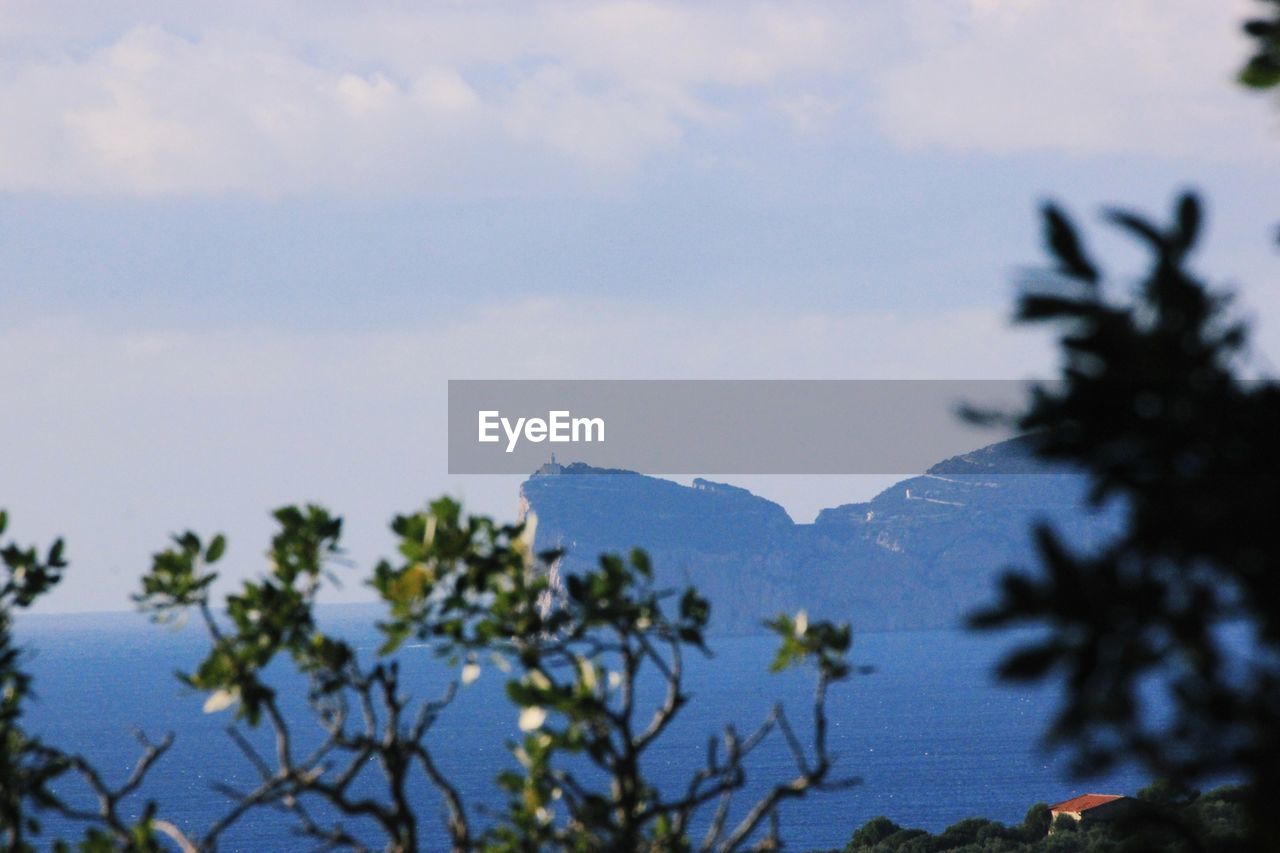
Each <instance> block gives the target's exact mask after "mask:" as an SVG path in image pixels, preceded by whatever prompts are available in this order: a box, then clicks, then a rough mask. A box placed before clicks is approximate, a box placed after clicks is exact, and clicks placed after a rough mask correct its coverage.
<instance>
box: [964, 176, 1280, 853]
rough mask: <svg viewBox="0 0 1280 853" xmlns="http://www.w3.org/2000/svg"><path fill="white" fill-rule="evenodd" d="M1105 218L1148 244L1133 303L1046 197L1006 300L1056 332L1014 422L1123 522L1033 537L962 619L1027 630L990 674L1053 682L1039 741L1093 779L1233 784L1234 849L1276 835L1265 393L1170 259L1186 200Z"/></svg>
mask: <svg viewBox="0 0 1280 853" xmlns="http://www.w3.org/2000/svg"><path fill="white" fill-rule="evenodd" d="M1108 219H1109V220H1110V221H1111V222H1112V223H1113V224H1114V225H1116V226H1118V227H1119V228H1121V229H1122V230H1124V231H1125V232H1127V233H1128V234H1130V235H1131V236H1133V237H1134V238H1135V239H1136V240H1138V241H1139V242H1140V243H1141V244H1142V245H1143V246H1144V248H1145V249H1146V250H1147V251H1148V252H1149V253H1150V256H1151V263H1150V269H1149V271H1148V273H1147V274H1146V277H1145V278H1144V279H1143V281H1142V283H1141V285H1140V287H1139V290H1138V292H1137V294H1136V295H1135V296H1133V297H1132V298H1128V299H1126V298H1124V297H1118V296H1117V295H1116V294H1114V293H1113V292H1109V289H1108V288H1107V287H1105V286H1104V276H1103V273H1102V271H1101V269H1100V268H1099V267H1098V266H1097V265H1096V264H1095V262H1094V261H1093V260H1092V259H1091V258H1090V256H1089V254H1088V253H1087V252H1086V250H1085V248H1084V246H1083V245H1082V243H1081V240H1080V237H1079V235H1078V233H1077V231H1076V229H1075V227H1074V226H1073V225H1072V224H1071V222H1070V221H1069V220H1068V219H1067V217H1066V216H1065V215H1064V214H1063V213H1062V212H1061V211H1060V210H1058V209H1057V208H1056V207H1053V206H1049V207H1047V208H1046V209H1045V211H1044V223H1045V237H1046V242H1047V243H1048V246H1049V250H1050V252H1051V254H1052V256H1053V258H1054V261H1055V266H1054V267H1053V268H1052V269H1051V270H1049V271H1047V272H1046V273H1044V274H1043V275H1041V276H1039V277H1038V278H1037V279H1035V280H1034V281H1033V282H1032V283H1031V285H1030V287H1029V288H1028V290H1027V292H1026V293H1025V294H1024V295H1023V296H1022V298H1021V300H1020V303H1019V310H1018V318H1019V320H1021V321H1022V322H1032V323H1050V324H1053V325H1054V326H1056V327H1058V328H1059V329H1060V330H1061V337H1060V343H1061V349H1062V354H1063V368H1062V375H1061V381H1060V382H1059V383H1058V384H1057V385H1056V386H1041V387H1038V388H1037V389H1035V390H1034V392H1033V394H1032V396H1031V401H1030V405H1029V407H1028V408H1027V410H1026V411H1025V412H1023V413H1022V414H1020V415H1019V416H1016V417H1015V418H1013V421H1014V423H1015V424H1016V426H1017V427H1018V428H1019V429H1021V430H1023V431H1026V432H1027V433H1028V434H1029V435H1030V437H1031V440H1032V442H1033V446H1034V447H1035V449H1036V452H1037V453H1038V454H1039V455H1040V456H1041V457H1042V458H1044V459H1046V460H1048V461H1050V462H1054V463H1059V464H1064V465H1069V466H1073V467H1075V468H1078V469H1079V470H1081V471H1083V472H1084V473H1085V474H1086V475H1087V476H1088V477H1089V478H1090V481H1091V483H1092V491H1091V500H1092V502H1093V503H1095V504H1097V505H1102V504H1113V505H1116V506H1119V507H1120V508H1121V510H1122V511H1123V512H1124V513H1125V516H1126V523H1125V525H1124V529H1123V531H1122V532H1121V533H1120V534H1119V535H1118V536H1117V537H1116V538H1115V539H1114V540H1113V541H1111V542H1110V543H1108V544H1106V545H1105V546H1104V547H1102V548H1101V549H1100V550H1098V551H1096V552H1090V553H1081V552H1077V551H1076V550H1074V549H1073V548H1072V546H1071V544H1070V543H1069V542H1066V541H1063V539H1062V538H1061V537H1059V536H1058V535H1057V534H1056V533H1055V532H1054V531H1053V530H1052V529H1051V528H1049V527H1044V526H1042V527H1040V528H1039V529H1038V530H1037V531H1036V535H1037V539H1038V542H1039V550H1040V556H1041V563H1042V567H1041V571H1040V572H1039V573H1030V572H1027V571H1011V572H1009V573H1008V574H1006V575H1005V576H1004V578H1003V582H1002V592H1001V597H1000V600H999V601H998V602H997V603H996V604H995V605H993V606H992V607H990V608H989V609H987V610H985V611H984V612H982V613H979V614H977V615H976V616H975V617H974V618H973V624H974V625H975V626H977V627H980V628H995V627H1002V626H1008V625H1014V624H1023V623H1031V624H1034V625H1036V626H1038V627H1039V628H1041V629H1042V630H1041V631H1040V632H1039V634H1038V639H1037V640H1035V641H1034V642H1031V643H1030V644H1027V645H1024V646H1023V647H1022V648H1020V649H1019V650H1017V651H1016V652H1015V653H1014V654H1013V655H1012V656H1010V657H1009V658H1008V659H1006V660H1005V661H1004V662H1003V664H1002V666H1001V668H1000V672H1001V674H1002V675H1003V676H1004V677H1005V678H1009V679H1015V680H1036V679H1043V678H1046V677H1049V676H1050V675H1056V676H1057V677H1058V678H1059V679H1060V680H1061V682H1062V683H1063V684H1064V685H1065V688H1066V689H1065V692H1064V694H1063V697H1062V700H1061V705H1060V707H1059V709H1058V712H1057V714H1056V716H1055V718H1054V721H1053V725H1052V728H1051V730H1050V737H1051V739H1052V740H1053V741H1055V742H1057V743H1059V744H1064V745H1067V746H1068V747H1069V748H1070V749H1071V750H1072V753H1073V755H1074V759H1075V765H1076V767H1077V768H1078V769H1080V770H1083V771H1086V772H1088V771H1097V770H1100V769H1103V768H1105V767H1108V766H1110V765H1112V764H1114V763H1115V762H1118V761H1123V760H1136V761H1138V762H1140V763H1142V764H1143V765H1144V766H1145V767H1147V768H1148V769H1149V770H1150V771H1151V772H1152V774H1153V776H1156V777H1159V778H1164V779H1168V780H1169V782H1170V783H1171V784H1172V785H1175V786H1189V785H1191V784H1192V783H1194V782H1197V781H1204V780H1208V779H1212V778H1215V777H1222V776H1228V777H1237V778H1241V779H1243V780H1245V781H1247V782H1248V783H1249V784H1248V788H1247V790H1248V791H1249V792H1250V798H1251V799H1250V815H1251V818H1252V821H1253V825H1252V836H1251V837H1252V843H1253V844H1254V845H1255V846H1256V848H1257V849H1274V848H1275V847H1276V846H1277V845H1280V817H1278V816H1277V814H1276V812H1275V809H1274V807H1273V800H1274V796H1275V794H1276V792H1277V791H1280V573H1278V572H1277V566H1280V539H1278V538H1277V537H1276V536H1275V535H1274V531H1273V530H1272V529H1271V525H1272V524H1273V523H1274V520H1273V519H1274V496H1275V495H1276V494H1277V493H1278V492H1277V487H1278V486H1280V441H1278V440H1277V439H1278V438H1280V388H1278V387H1277V386H1276V385H1275V384H1273V383H1264V382H1246V381H1244V380H1243V379H1242V378H1241V375H1240V370H1241V364H1240V357H1241V354H1242V352H1243V350H1244V347H1245V344H1246V339H1247V334H1246V329H1245V327H1244V326H1243V325H1242V324H1240V323H1238V322H1235V321H1233V320H1232V319H1231V318H1230V315H1229V314H1228V306H1229V304H1230V303H1229V298H1228V297H1227V295H1225V294H1224V293H1221V292H1217V291H1214V290H1212V289H1210V288H1209V287H1208V286H1207V285H1206V284H1205V283H1204V282H1203V281H1201V280H1200V279H1198V278H1197V277H1196V276H1195V275H1194V274H1193V273H1192V272H1191V271H1190V270H1189V268H1188V258H1189V256H1190V253H1191V251H1192V249H1193V248H1194V246H1195V244H1196V241H1197V238H1198V236H1199V233H1200V225H1201V219H1202V215H1201V207H1200V204H1199V202H1198V200H1197V199H1196V198H1195V197H1194V196H1192V195H1185V196H1183V197H1182V198H1181V199H1180V200H1179V201H1178V203H1177V206H1176V210H1175V213H1174V217H1173V222H1172V223H1171V224H1170V225H1169V226H1167V227H1164V228H1161V227H1158V226H1157V225H1155V224H1154V223H1152V222H1150V221H1148V220H1146V219H1143V218H1141V217H1139V216H1136V215H1134V214H1131V213H1126V212H1121V211H1111V212H1109V213H1108Z"/></svg>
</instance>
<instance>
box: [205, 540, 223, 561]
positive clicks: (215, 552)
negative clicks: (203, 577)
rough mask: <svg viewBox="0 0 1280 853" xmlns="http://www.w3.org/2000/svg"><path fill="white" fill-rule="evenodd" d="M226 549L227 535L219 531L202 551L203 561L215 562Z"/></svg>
mask: <svg viewBox="0 0 1280 853" xmlns="http://www.w3.org/2000/svg"><path fill="white" fill-rule="evenodd" d="M226 550H227V537H225V536H223V535H222V534H221V533H219V534H218V535H217V536H215V537H213V541H212V542H210V543H209V548H208V550H206V551H205V552H204V561H205V562H206V563H216V562H218V560H220V559H222V555H223V553H224V552H225V551H226Z"/></svg>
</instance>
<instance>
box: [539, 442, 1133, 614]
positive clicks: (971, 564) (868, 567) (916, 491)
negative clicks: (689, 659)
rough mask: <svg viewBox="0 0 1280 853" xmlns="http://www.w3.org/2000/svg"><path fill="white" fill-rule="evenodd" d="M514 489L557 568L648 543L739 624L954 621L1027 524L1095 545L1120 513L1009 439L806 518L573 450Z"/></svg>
mask: <svg viewBox="0 0 1280 853" xmlns="http://www.w3.org/2000/svg"><path fill="white" fill-rule="evenodd" d="M520 496H521V510H522V515H523V514H524V513H525V512H528V511H532V512H534V513H536V515H537V517H538V529H537V545H538V547H540V548H551V547H561V548H564V549H566V551H567V554H566V557H565V558H564V560H563V561H562V563H561V565H560V566H559V567H558V571H559V572H574V571H577V570H579V569H581V568H582V567H583V566H584V565H594V564H595V561H596V558H597V557H598V555H599V554H600V553H602V552H606V551H614V552H622V553H625V552H627V551H629V550H630V549H631V548H632V547H635V546H640V547H643V548H645V549H646V550H647V551H648V552H649V553H650V555H651V556H652V557H653V562H654V568H655V572H656V574H657V575H658V579H659V581H660V583H662V584H663V585H669V586H672V587H679V586H683V585H684V584H686V583H693V584H695V585H696V586H697V587H698V588H699V589H700V590H702V592H703V593H704V594H705V595H707V597H708V598H709V599H710V600H711V604H712V629H713V630H715V631H717V632H733V633H749V632H754V631H757V630H759V627H760V622H761V620H763V619H764V618H766V617H768V616H772V615H775V614H777V613H778V612H779V611H784V610H785V611H792V612H794V611H795V610H798V609H800V608H805V609H807V610H808V612H809V613H810V615H811V616H813V617H815V618H836V619H841V620H848V621H850V622H852V623H853V625H854V627H855V628H856V629H859V630H891V629H905V628H937V627H949V626H953V625H956V624H958V623H959V621H960V620H961V619H962V618H963V616H964V614H965V613H966V612H968V611H969V610H971V609H973V608H974V607H976V606H977V605H978V604H980V603H982V602H985V601H988V600H990V599H991V598H992V597H993V595H994V592H995V587H994V580H995V578H996V577H997V576H998V575H999V573H1000V571H1001V570H1002V569H1003V568H1005V567H1006V566H1008V565H1010V564H1023V565H1027V564H1030V563H1031V562H1032V561H1033V560H1035V559H1036V555H1035V550H1034V546H1033V545H1032V540H1031V533H1030V531H1031V525H1032V523H1033V522H1035V521H1038V520H1045V521H1050V522H1052V523H1053V524H1054V525H1055V526H1056V527H1057V528H1058V529H1060V530H1061V531H1063V533H1064V535H1065V536H1066V537H1067V539H1068V541H1070V542H1072V543H1073V544H1075V545H1077V546H1080V547H1090V546H1092V545H1095V544H1097V543H1100V542H1102V541H1105V539H1106V538H1107V537H1108V536H1109V535H1110V533H1111V531H1113V530H1114V529H1115V527H1116V525H1117V524H1118V521H1119V518H1118V513H1116V512H1109V513H1097V512H1093V511H1090V510H1089V509H1087V508H1086V506H1085V500H1084V496H1085V482H1084V480H1083V478H1082V477H1081V476H1080V475H1078V474H1075V473H1069V472H1063V471H1060V470H1055V469H1050V468H1047V467H1046V466H1044V465H1043V464H1042V463H1040V462H1039V461H1037V460H1036V459H1035V458H1034V457H1033V456H1031V455H1030V453H1029V452H1028V451H1027V448H1026V446H1025V445H1024V444H1023V443H1022V442H1020V441H1018V440H1014V441H1008V442H1003V443H1001V444H996V445H992V446H990V447H985V448H982V449H981V450H977V451H974V452H972V453H968V454H965V455H963V456H957V457H954V458H952V459H948V460H946V461H943V462H940V463H938V464H937V465H934V466H933V467H932V468H930V469H929V471H928V472H927V473H925V474H924V475H922V476H919V477H912V478H910V479H907V480H903V481H902V482H900V483H898V484H896V485H894V486H892V487H891V488H888V489H885V490H884V491H883V492H881V493H880V494H879V495H877V496H876V497H875V498H873V499H872V500H870V501H867V502H865V503H853V504H845V505H843V506H838V507H834V508H832V509H825V510H823V511H822V512H821V513H819V515H818V517H817V519H815V521H814V522H813V523H812V524H796V523H795V522H793V521H792V520H791V518H790V516H788V515H787V513H786V511H785V510H784V509H783V508H782V507H780V506H778V505H777V504H775V503H773V502H772V501H768V500H765V499H764V498H761V497H758V496H756V495H753V494H752V493H751V492H749V491H747V490H746V489H742V488H738V487H736V486H730V485H726V484H723V483H714V482H711V481H709V480H701V479H699V480H694V481H693V485H692V486H684V485H681V484H679V483H674V482H672V481H670V480H663V479H659V478H656V477H648V476H644V475H642V474H637V473H635V472H632V471H622V470H616V469H600V468H591V467H589V466H587V465H583V464H581V463H575V464H572V465H567V466H564V465H555V464H550V465H544V466H543V467H542V468H540V469H539V470H538V471H537V472H536V473H535V474H534V475H533V476H532V477H530V478H529V479H528V480H526V481H525V482H524V484H523V485H522V486H521V490H520Z"/></svg>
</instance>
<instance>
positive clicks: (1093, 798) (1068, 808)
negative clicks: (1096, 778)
mask: <svg viewBox="0 0 1280 853" xmlns="http://www.w3.org/2000/svg"><path fill="white" fill-rule="evenodd" d="M1123 799H1124V797H1123V796H1122V795H1120V794H1081V795H1080V796H1078V797H1072V798H1071V799H1069V800H1063V801H1062V802H1060V803H1057V804H1055V805H1052V806H1049V811H1051V812H1082V811H1086V810H1087V809H1092V808H1097V807H1098V806H1101V805H1106V804H1107V803H1110V802H1114V801H1116V800H1123Z"/></svg>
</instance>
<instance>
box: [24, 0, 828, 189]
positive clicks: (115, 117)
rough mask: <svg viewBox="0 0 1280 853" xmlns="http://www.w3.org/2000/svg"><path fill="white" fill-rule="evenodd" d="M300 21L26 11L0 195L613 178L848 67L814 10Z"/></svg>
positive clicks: (541, 9)
mask: <svg viewBox="0 0 1280 853" xmlns="http://www.w3.org/2000/svg"><path fill="white" fill-rule="evenodd" d="M287 8H290V9H291V12H287V13H281V12H280V11H279V10H278V9H277V10H275V12H274V13H268V12H262V11H255V10H247V9H243V8H242V9H240V10H239V11H238V12H237V13H235V14H228V13H227V12H225V11H222V12H221V13H219V12H217V11H210V12H208V13H207V14H206V15H204V16H202V17H201V16H194V15H192V14H191V13H190V12H185V13H184V12H179V11H174V10H169V9H165V8H164V7H155V8H150V9H147V10H145V11H139V12H138V14H137V20H129V19H121V18H118V17H111V13H102V15H101V17H102V18H103V22H102V29H101V31H100V32H98V33H96V34H94V37H90V36H88V35H87V34H86V33H85V31H84V24H83V22H79V23H77V24H76V25H75V26H71V25H69V24H62V23H60V22H58V21H56V20H51V19H48V18H45V17H43V16H42V15H41V13H40V12H38V11H36V10H31V9H27V10H26V12H25V14H26V15H28V16H30V17H32V18H33V19H34V22H33V23H32V24H31V25H30V26H29V27H28V28H26V29H19V30H18V31H17V32H14V30H13V29H12V28H11V29H10V31H8V32H4V31H3V30H0V44H3V45H4V46H5V47H6V48H7V49H8V50H9V52H10V55H11V57H12V58H11V59H10V61H9V62H7V63H5V64H4V65H2V66H0V126H3V127H4V128H5V129H6V130H5V132H4V134H3V135H2V136H0V188H3V189H9V190H53V191H61V192H83V191H89V192H95V191H101V192H124V193H139V194H148V193H163V192H197V193H200V192H219V191H232V192H249V193H255V194H258V193H261V194H268V195H271V194H277V193H291V192H300V191H309V190H316V189H318V190H337V191H350V190H358V191H366V192H374V193H380V192H386V191H388V190H391V191H394V192H405V191H409V192H419V193H421V192H426V193H435V194H446V195H447V194H450V193H456V192H465V193H467V194H471V195H476V194H479V195H485V194H492V193H495V192H507V191H510V190H511V189H512V188H513V187H514V188H515V189H516V190H517V191H518V190H519V189H520V185H521V184H522V183H523V184H530V183H532V184H534V185H535V186H538V187H540V188H542V189H545V188H547V187H550V186H555V185H556V183H557V182H560V181H565V180H569V181H579V182H586V183H587V184H593V183H601V182H603V183H605V184H608V183H609V182H616V181H619V180H626V179H627V177H628V176H629V175H630V174H632V173H633V172H634V171H635V170H636V169H638V168H639V167H640V166H642V165H643V164H644V163H645V162H646V161H647V160H648V159H649V158H651V157H653V156H654V155H656V154H659V153H661V152H663V151H666V150H670V149H672V148H675V147H677V146H679V145H680V144H681V142H682V141H683V140H684V138H685V137H686V135H687V134H688V132H689V131H690V129H691V128H694V127H702V126H715V125H717V124H719V123H723V122H730V123H731V122H732V119H733V115H732V111H731V110H728V109H726V108H725V107H724V106H723V105H722V104H719V103H717V98H716V96H715V95H714V94H713V93H711V92H710V89H715V88H717V87H718V88H725V89H731V90H757V89H758V90H761V91H768V92H770V93H772V92H773V91H774V90H780V91H781V92H782V93H783V94H789V95H790V96H792V97H795V98H802V97H803V96H804V94H805V91H806V89H805V86H806V85H807V84H808V82H811V81H810V79H809V78H812V77H813V76H814V75H821V74H823V73H825V72H828V71H831V70H832V69H835V68H838V67H840V66H841V65H842V64H844V63H845V62H846V60H847V57H846V56H845V55H844V53H843V51H844V49H845V48H846V47H847V46H848V40H847V39H846V38H844V37H843V36H840V35H839V33H838V31H839V30H840V29H841V28H842V27H843V26H844V25H843V24H842V19H843V18H844V17H848V16H846V15H824V14H819V12H818V11H810V10H809V9H808V7H807V6H806V5H794V6H793V5H788V6H786V7H783V6H780V5H777V4H776V3H763V2H762V3H751V4H737V3H734V4H727V3H726V4H716V5H710V4H709V5H706V6H683V5H678V4H673V3H669V2H657V0H652V1H651V0H644V2H638V0H631V1H630V2H609V3H569V4H565V3H540V4H527V5H521V6H515V7H513V6H503V5H493V4H477V5H468V6H458V5H451V4H445V5H436V6H433V7H430V8H424V9H420V10H409V9H406V8H403V7H402V8H398V9H397V8H396V7H391V8H390V9H387V8H385V7H384V8H383V9H377V10H374V9H369V8H368V7H365V6H363V5H357V6H349V7H345V8H344V7H343V6H341V5H338V6H330V7H327V8H326V9H323V10H322V9H318V8H317V7H315V6H314V4H300V5H297V6H290V7H287ZM814 8H815V9H820V8H821V6H815V7H814ZM17 17H19V18H20V17H22V13H18V14H17ZM140 21H146V22H147V23H140ZM290 24H293V26H290Z"/></svg>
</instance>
